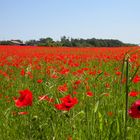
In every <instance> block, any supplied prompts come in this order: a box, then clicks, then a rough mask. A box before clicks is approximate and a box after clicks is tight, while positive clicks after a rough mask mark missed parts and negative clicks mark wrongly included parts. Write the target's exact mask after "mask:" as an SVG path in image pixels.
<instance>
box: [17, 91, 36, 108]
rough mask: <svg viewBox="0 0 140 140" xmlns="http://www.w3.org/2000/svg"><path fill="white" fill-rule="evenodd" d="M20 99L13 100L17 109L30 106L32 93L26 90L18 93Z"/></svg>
mask: <svg viewBox="0 0 140 140" xmlns="http://www.w3.org/2000/svg"><path fill="white" fill-rule="evenodd" d="M19 93H20V97H19V98H18V99H15V105H16V106H17V107H26V106H32V101H33V97H32V92H31V91H30V90H28V89H25V90H21V91H19Z"/></svg>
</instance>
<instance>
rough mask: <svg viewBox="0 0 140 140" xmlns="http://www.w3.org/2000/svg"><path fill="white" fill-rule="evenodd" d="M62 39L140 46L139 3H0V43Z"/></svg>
mask: <svg viewBox="0 0 140 140" xmlns="http://www.w3.org/2000/svg"><path fill="white" fill-rule="evenodd" d="M63 35H66V36H67V37H73V38H93V37H95V38H103V39H108V38H113V39H119V40H121V41H123V42H129V43H140V0H0V40H8V39H21V40H29V39H39V38H42V37H52V38H53V39H54V40H58V39H60V37H62V36H63Z"/></svg>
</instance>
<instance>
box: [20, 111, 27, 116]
mask: <svg viewBox="0 0 140 140" xmlns="http://www.w3.org/2000/svg"><path fill="white" fill-rule="evenodd" d="M27 114H29V113H28V112H26V111H24V112H18V115H27Z"/></svg>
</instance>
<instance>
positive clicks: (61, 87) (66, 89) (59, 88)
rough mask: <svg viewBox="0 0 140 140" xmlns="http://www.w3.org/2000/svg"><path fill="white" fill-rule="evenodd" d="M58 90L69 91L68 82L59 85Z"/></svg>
mask: <svg viewBox="0 0 140 140" xmlns="http://www.w3.org/2000/svg"><path fill="white" fill-rule="evenodd" d="M58 90H59V91H60V92H67V91H68V88H67V84H63V85H60V86H58Z"/></svg>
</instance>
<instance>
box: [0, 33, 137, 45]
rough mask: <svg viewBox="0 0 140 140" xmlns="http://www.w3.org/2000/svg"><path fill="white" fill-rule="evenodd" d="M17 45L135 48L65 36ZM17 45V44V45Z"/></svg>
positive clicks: (10, 43)
mask: <svg viewBox="0 0 140 140" xmlns="http://www.w3.org/2000/svg"><path fill="white" fill-rule="evenodd" d="M16 41H17V42H19V44H22V45H25V46H26V45H27V46H50V47H53V46H54V47H61V46H65V47H121V46H136V44H128V43H123V42H122V41H119V40H116V39H96V38H91V39H82V38H80V39H75V38H69V37H66V36H63V37H61V39H60V41H54V40H53V39H52V38H50V37H47V38H40V39H39V40H28V41H26V42H25V43H23V41H21V40H16ZM0 45H14V43H13V42H12V41H10V40H6V41H0ZM17 45H18V44H17Z"/></svg>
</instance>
